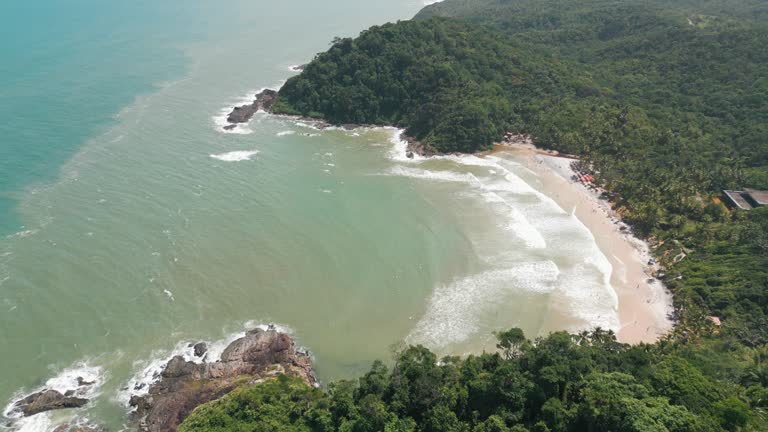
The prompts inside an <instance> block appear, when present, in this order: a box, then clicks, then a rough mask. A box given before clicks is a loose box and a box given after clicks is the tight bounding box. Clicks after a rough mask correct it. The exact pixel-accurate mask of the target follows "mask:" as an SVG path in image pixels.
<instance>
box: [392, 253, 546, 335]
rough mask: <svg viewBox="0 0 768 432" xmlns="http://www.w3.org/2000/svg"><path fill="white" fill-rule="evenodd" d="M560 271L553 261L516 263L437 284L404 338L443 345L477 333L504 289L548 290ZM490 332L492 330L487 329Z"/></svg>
mask: <svg viewBox="0 0 768 432" xmlns="http://www.w3.org/2000/svg"><path fill="white" fill-rule="evenodd" d="M559 273H560V271H559V269H558V268H557V265H555V263H554V262H552V261H540V262H528V263H519V264H516V265H514V266H513V267H511V268H507V269H499V270H489V271H487V272H483V273H480V274H476V275H472V276H469V277H465V278H461V279H457V280H454V281H453V282H452V283H450V284H448V285H443V286H439V287H437V288H436V289H435V291H434V292H433V293H432V296H431V298H430V300H429V304H428V306H427V312H426V313H425V315H424V317H423V318H422V319H421V320H419V322H418V323H417V324H416V327H415V328H414V330H413V332H412V333H411V334H410V335H409V336H408V337H407V342H409V343H425V344H428V345H429V346H432V347H444V346H447V345H450V344H453V343H457V342H462V341H464V340H466V339H468V338H469V337H471V336H472V335H474V334H477V333H479V332H480V331H481V330H485V329H481V328H480V320H481V318H482V317H483V316H484V315H485V314H486V313H487V312H488V308H490V307H493V306H494V305H495V304H496V301H497V299H498V298H499V297H500V296H501V295H502V294H503V293H505V292H515V291H518V292H519V291H525V292H536V293H548V292H551V291H552V290H554V289H555V286H554V282H555V281H556V280H557V278H558V275H559ZM488 330H489V331H490V330H492V329H488Z"/></svg>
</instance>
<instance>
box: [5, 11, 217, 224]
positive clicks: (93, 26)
mask: <svg viewBox="0 0 768 432" xmlns="http://www.w3.org/2000/svg"><path fill="white" fill-rule="evenodd" d="M163 3H164V2H152V1H136V2H130V3H129V2H103V1H97V0H76V1H51V0H48V1H42V2H23V1H16V0H8V1H4V2H2V4H0V52H2V56H3V61H2V62H1V63H0V118H2V121H0V136H2V145H0V235H5V234H9V233H12V232H15V231H17V230H18V229H20V228H21V227H20V224H21V223H22V222H21V221H20V220H19V218H18V215H17V214H16V212H15V207H16V206H17V205H18V203H19V200H21V199H22V197H23V191H24V190H25V189H27V188H28V187H29V186H31V185H40V184H44V183H46V182H50V181H53V180H54V179H55V178H56V176H57V175H58V170H59V168H60V167H61V165H62V164H63V163H64V162H65V161H66V160H67V159H69V158H70V157H71V156H72V155H73V154H74V152H76V151H77V149H78V148H80V146H81V145H82V144H83V142H84V141H85V140H86V139H87V138H88V137H91V136H94V135H96V134H98V133H99V132H103V131H105V130H107V129H108V128H109V126H110V125H112V124H113V123H114V120H113V116H114V115H115V113H116V112H117V111H118V110H119V109H120V108H122V107H123V106H125V105H127V104H129V103H130V102H131V101H132V100H133V99H134V98H135V97H136V95H137V94H141V93H147V92H151V91H152V89H153V87H154V85H155V84H156V83H159V82H163V81H164V80H168V79H171V78H172V77H177V76H179V75H180V74H182V73H183V68H184V65H185V64H184V59H183V57H182V54H183V53H182V51H181V50H179V49H178V44H179V43H182V42H184V41H188V40H190V38H191V37H192V36H193V33H192V32H190V31H189V27H187V26H183V25H178V24H180V23H181V21H182V20H194V19H195V18H196V19H197V21H196V22H195V23H194V24H195V25H196V26H199V25H200V24H201V23H202V22H203V21H201V20H200V17H197V16H196V15H195V14H193V13H187V11H186V9H181V10H179V9H177V8H172V7H170V5H169V4H168V3H165V5H163ZM174 16H178V18H180V21H179V23H178V24H177V23H174V20H173V17H174ZM169 23H170V24H172V25H168V24H169Z"/></svg>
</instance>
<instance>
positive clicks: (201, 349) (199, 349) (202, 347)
mask: <svg viewBox="0 0 768 432" xmlns="http://www.w3.org/2000/svg"><path fill="white" fill-rule="evenodd" d="M192 349H193V350H194V351H195V357H202V356H204V355H205V353H207V352H208V345H207V344H206V343H205V342H198V343H196V344H195V345H193V346H192Z"/></svg>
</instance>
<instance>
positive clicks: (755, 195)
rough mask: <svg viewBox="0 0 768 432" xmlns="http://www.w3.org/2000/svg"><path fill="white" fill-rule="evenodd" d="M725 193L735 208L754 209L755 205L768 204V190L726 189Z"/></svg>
mask: <svg viewBox="0 0 768 432" xmlns="http://www.w3.org/2000/svg"><path fill="white" fill-rule="evenodd" d="M723 193H725V197H726V198H727V201H728V203H729V204H730V205H731V207H733V208H739V209H742V210H752V209H753V208H755V207H762V206H768V191H761V190H756V189H749V188H745V189H744V190H724V191H723Z"/></svg>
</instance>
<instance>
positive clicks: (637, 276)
mask: <svg viewBox="0 0 768 432" xmlns="http://www.w3.org/2000/svg"><path fill="white" fill-rule="evenodd" d="M265 93H266V92H265V91H262V92H260V93H258V94H257V95H256V100H254V102H253V104H252V105H250V106H248V105H245V106H242V107H239V108H238V107H235V109H233V112H232V114H234V113H235V112H236V111H238V110H243V111H245V112H247V113H248V114H250V115H246V116H245V118H243V119H240V121H235V122H233V121H231V120H230V119H228V121H229V123H230V125H231V126H232V127H235V126H236V125H237V124H239V123H247V122H248V120H250V117H251V116H252V115H253V113H255V112H256V111H258V110H260V109H263V110H264V111H266V112H268V113H270V114H272V115H277V116H285V115H280V114H274V113H272V112H271V111H272V110H271V102H272V100H269V102H268V103H267V104H266V106H263V101H262V100H260V98H261V97H262V96H265ZM266 96H267V97H268V98H270V99H272V98H274V96H275V91H274V90H271V91H270V94H266ZM286 117H290V118H293V119H295V120H297V121H305V122H309V123H311V124H314V125H315V126H316V127H317V128H318V129H320V130H323V129H329V128H333V127H338V128H341V129H345V130H354V129H357V128H371V127H374V128H375V127H386V126H384V125H366V124H342V125H338V126H337V125H333V124H330V123H328V122H326V121H324V120H322V119H313V118H305V117H301V116H286ZM230 118H231V117H230ZM390 127H396V126H390ZM225 130H228V129H226V128H225ZM398 130H399V131H400V132H399V136H398V139H400V140H402V141H405V143H406V146H405V149H404V150H405V154H404V156H405V157H406V158H408V159H413V158H414V157H415V156H416V155H418V156H419V157H427V158H429V157H431V156H439V155H440V154H439V153H438V152H437V151H435V149H433V148H431V147H430V146H427V145H424V144H423V143H421V142H419V141H418V140H416V139H414V138H412V137H409V136H407V135H406V134H405V131H404V130H403V129H400V128H398ZM507 139H508V141H507V142H504V143H500V144H496V145H494V147H493V149H492V150H490V151H486V152H481V153H478V154H477V155H478V156H481V157H482V156H483V155H491V154H494V153H497V152H511V153H513V154H515V155H517V156H519V157H520V159H521V160H520V162H523V164H524V165H525V166H526V167H527V168H528V169H530V170H531V171H532V172H534V173H535V174H536V175H537V177H538V178H539V180H540V182H541V185H542V188H543V190H542V192H544V193H545V194H546V195H548V196H549V197H550V198H552V199H553V200H554V201H555V202H556V203H557V204H558V205H559V206H560V207H561V208H563V209H573V213H574V215H575V216H576V218H577V219H578V220H579V221H580V222H581V223H582V224H584V226H585V227H586V228H587V229H588V230H589V231H590V233H592V236H593V237H594V239H595V242H596V243H597V246H598V248H599V249H600V251H601V252H602V253H603V254H604V255H605V257H606V258H607V259H608V261H609V262H610V264H611V268H612V270H611V276H610V284H611V287H612V288H613V290H614V291H615V292H616V295H617V297H618V299H619V301H618V315H619V323H620V324H619V325H620V327H619V329H618V330H617V332H616V338H617V340H619V341H620V342H624V343H630V344H638V343H654V342H656V341H657V340H659V339H660V338H661V337H663V336H664V335H666V334H667V333H669V331H670V330H671V329H672V327H673V326H674V322H673V320H672V319H671V318H670V316H671V314H672V312H673V310H674V309H673V306H672V295H671V294H670V293H669V292H668V291H667V290H666V288H665V287H664V285H663V284H662V282H661V281H660V280H658V279H656V278H655V277H654V276H653V275H654V273H655V271H656V270H657V268H655V265H653V264H652V261H651V260H652V258H653V256H652V255H651V253H650V249H649V247H648V244H647V243H646V242H645V241H643V240H641V239H638V238H636V237H634V236H633V235H632V233H631V230H630V229H629V227H628V226H627V225H626V224H624V223H623V222H622V221H621V218H620V217H619V216H618V215H616V213H615V212H614V211H613V209H612V208H611V205H610V203H609V202H608V201H606V200H604V199H601V198H600V197H599V196H598V194H597V193H596V192H595V191H592V190H589V189H587V188H586V187H584V186H583V185H581V184H579V183H578V182H576V181H574V180H572V179H571V177H572V176H573V175H575V174H576V173H575V172H574V171H573V169H572V168H571V163H572V162H573V161H575V160H578V157H576V156H575V155H569V154H561V153H559V152H557V151H550V150H545V149H540V148H537V147H536V146H535V145H534V144H533V141H532V139H531V138H530V137H528V136H525V135H511V136H508V137H507ZM563 192H567V193H563Z"/></svg>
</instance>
